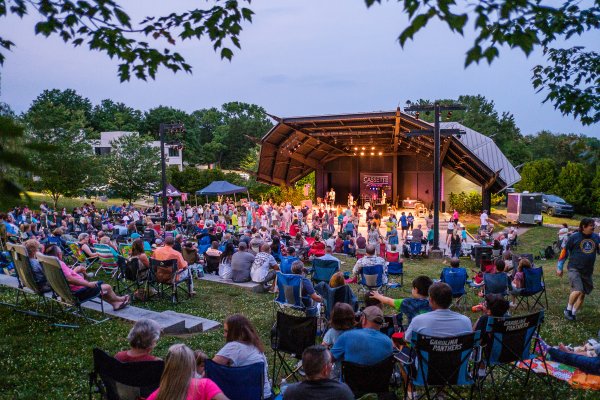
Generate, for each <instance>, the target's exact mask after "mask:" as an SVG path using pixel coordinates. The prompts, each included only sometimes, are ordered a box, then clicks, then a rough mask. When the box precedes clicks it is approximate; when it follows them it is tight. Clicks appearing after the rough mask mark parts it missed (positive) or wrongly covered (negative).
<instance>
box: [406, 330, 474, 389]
mask: <svg viewBox="0 0 600 400" xmlns="http://www.w3.org/2000/svg"><path fill="white" fill-rule="evenodd" d="M410 341H411V349H412V353H411V357H410V359H409V360H408V361H405V360H403V358H401V357H399V360H400V361H401V362H402V363H403V364H405V370H406V376H407V378H408V379H406V380H405V392H407V391H408V390H409V388H411V385H412V386H413V387H422V388H423V393H422V394H421V396H419V397H417V398H418V399H422V398H426V399H435V398H439V397H438V396H439V395H440V394H442V393H444V394H445V395H446V398H451V399H464V398H465V396H464V394H463V393H461V392H460V390H459V387H461V386H462V387H464V386H470V395H469V398H472V397H473V392H474V391H475V389H478V388H479V387H478V385H475V379H474V376H473V375H474V374H473V370H472V367H471V366H470V359H471V356H472V355H473V352H474V351H476V350H477V349H478V347H479V342H480V332H479V331H476V332H472V333H468V334H466V335H462V336H455V337H442V338H440V337H433V336H427V335H421V334H419V333H416V332H413V335H412V338H411V339H410ZM475 354H477V353H475ZM413 399H414V397H413Z"/></svg>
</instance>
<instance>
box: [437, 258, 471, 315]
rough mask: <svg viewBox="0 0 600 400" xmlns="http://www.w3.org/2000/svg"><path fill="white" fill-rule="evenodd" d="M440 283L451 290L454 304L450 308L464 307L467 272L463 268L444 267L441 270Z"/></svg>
mask: <svg viewBox="0 0 600 400" xmlns="http://www.w3.org/2000/svg"><path fill="white" fill-rule="evenodd" d="M441 278H442V279H441V281H442V282H444V283H447V284H448V285H449V286H450V287H451V288H452V298H453V299H454V302H453V304H452V307H456V308H463V309H464V308H465V307H466V293H467V292H466V291H465V285H466V284H467V270H466V269H464V268H452V267H445V268H444V269H442V275H441Z"/></svg>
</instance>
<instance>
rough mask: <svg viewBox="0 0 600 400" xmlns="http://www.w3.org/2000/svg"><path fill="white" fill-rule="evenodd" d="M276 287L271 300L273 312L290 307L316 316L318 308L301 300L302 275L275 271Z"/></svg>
mask: <svg viewBox="0 0 600 400" xmlns="http://www.w3.org/2000/svg"><path fill="white" fill-rule="evenodd" d="M277 288H278V289H279V291H278V292H277V295H276V296H275V299H274V300H273V305H274V308H273V312H275V311H277V310H281V309H290V310H293V311H297V312H302V313H304V314H306V315H310V316H316V315H317V314H318V308H317V307H316V306H307V305H306V304H305V303H304V301H303V294H304V292H303V289H302V276H301V275H295V274H282V273H281V272H278V273H277Z"/></svg>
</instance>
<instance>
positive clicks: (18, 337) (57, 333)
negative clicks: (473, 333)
mask: <svg viewBox="0 0 600 400" xmlns="http://www.w3.org/2000/svg"><path fill="white" fill-rule="evenodd" d="M555 234H556V229H550V228H544V227H535V228H532V229H531V230H529V231H528V232H526V233H525V234H523V235H522V237H521V238H520V239H521V246H520V248H519V251H520V252H523V253H527V252H532V253H534V254H537V253H538V252H539V250H541V249H542V248H544V247H545V246H546V245H548V244H549V243H551V240H552V238H553V237H554V235H555ZM343 261H344V264H343V265H342V266H343V269H344V270H350V269H351V267H352V265H353V260H351V259H346V258H344V259H343ZM463 263H464V266H465V267H467V268H471V267H473V262H472V261H471V260H465V261H464V262H463ZM539 264H540V265H542V266H543V267H544V271H545V276H546V284H547V287H548V301H549V305H550V307H549V308H550V309H549V310H548V311H547V313H546V321H545V323H544V325H543V329H542V335H543V337H544V338H545V339H546V340H547V341H548V342H549V343H551V344H557V343H559V342H564V343H573V344H579V343H581V342H583V341H584V340H586V339H588V338H590V337H596V334H597V332H598V328H599V325H598V321H599V320H600V307H599V306H600V300H599V299H598V296H597V293H598V292H597V291H595V292H593V293H592V295H591V296H590V297H589V298H588V299H586V304H585V306H584V308H583V311H582V312H581V313H580V314H579V315H578V321H577V322H576V323H568V322H567V321H565V320H564V318H563V315H562V310H563V308H564V307H565V302H566V298H567V295H568V293H569V285H568V281H567V279H566V278H564V277H563V278H562V279H560V278H558V277H556V275H555V273H554V269H555V261H540V262H539ZM441 266H442V265H441V263H440V262H439V261H436V260H415V261H407V262H406V264H405V277H404V278H405V279H404V282H405V286H404V287H402V288H400V289H394V290H390V291H389V292H388V294H389V295H391V296H392V297H403V296H409V295H410V282H411V280H412V279H413V278H414V277H416V276H417V275H420V274H427V275H429V276H431V277H434V278H435V277H438V276H439V273H440V270H441ZM596 279H598V278H597V277H596ZM354 289H357V287H354ZM196 290H197V292H198V296H197V297H195V298H194V299H191V300H186V301H183V302H182V303H180V304H178V305H176V306H172V305H171V304H170V303H168V302H166V301H159V302H151V303H150V304H148V305H147V307H151V308H152V309H155V310H164V309H174V310H175V311H178V312H186V313H190V314H194V315H199V316H202V317H206V318H210V319H214V320H217V321H220V322H222V321H223V319H224V318H225V317H226V316H227V315H229V314H232V313H236V312H239V313H242V314H245V315H246V316H248V317H249V318H250V319H251V320H252V321H253V323H254V324H255V325H256V327H257V328H258V330H259V332H260V334H261V337H262V339H263V341H264V342H265V343H266V344H267V343H269V331H270V328H271V325H272V310H273V307H272V295H270V294H254V293H251V292H249V291H246V290H244V289H240V288H236V287H232V286H228V285H221V284H218V283H209V282H204V281H196ZM355 291H356V290H355ZM13 296H14V291H12V290H10V289H7V288H3V289H0V300H3V301H7V300H8V299H9V298H12V297H13ZM477 300H478V299H477V297H476V296H475V294H474V293H469V304H475V302H476V301H477ZM387 311H388V312H390V313H391V309H388V310H387ZM466 314H467V315H468V316H469V317H470V318H471V319H472V320H473V321H475V320H476V319H477V317H478V315H477V314H473V313H471V312H470V311H467V312H466ZM0 321H1V322H0V338H1V339H0V354H1V355H2V356H1V357H0V388H1V389H2V390H0V399H7V400H8V399H11V400H13V399H37V398H40V397H43V398H45V399H81V398H84V397H85V393H86V391H87V382H88V378H87V373H88V372H89V371H90V370H91V368H92V360H91V357H92V353H91V350H92V348H94V347H100V348H103V349H105V350H106V351H108V352H109V353H115V352H117V351H119V350H121V349H125V348H127V341H126V339H125V337H126V335H127V332H128V331H129V329H130V327H131V325H130V324H128V323H125V322H122V321H118V320H111V321H109V322H107V323H104V324H101V325H98V326H91V325H82V326H81V327H80V328H79V329H68V328H57V327H52V326H49V325H48V323H47V322H46V321H45V320H42V319H36V318H32V317H29V316H26V315H23V314H19V313H16V312H13V311H11V310H10V309H9V308H7V307H2V306H0ZM178 342H184V343H186V344H187V345H189V346H190V347H192V348H193V349H202V350H204V351H205V352H206V353H207V354H208V355H209V356H212V355H214V354H215V353H216V352H217V351H218V350H219V349H220V348H221V346H222V345H223V343H224V341H223V331H222V329H218V330H215V331H212V332H208V333H203V334H199V335H195V336H192V337H188V338H176V337H163V338H161V340H160V341H159V343H158V346H157V347H156V349H155V352H154V353H155V354H156V355H158V356H163V357H164V355H165V354H166V352H167V349H168V347H169V346H170V345H171V344H173V343H178ZM266 347H268V345H267V346H266ZM268 353H269V354H267V357H268V360H269V366H271V364H270V363H271V360H272V358H271V356H272V353H270V350H268ZM553 383H554V385H553V388H552V389H550V388H549V387H546V386H544V385H540V384H539V381H537V380H534V381H532V382H531V384H530V386H529V389H522V388H521V387H520V384H519V383H517V382H512V384H511V385H509V389H508V390H507V395H506V396H505V398H521V399H527V398H536V399H537V398H544V397H550V396H551V393H552V392H554V393H555V394H556V397H557V398H560V399H575V398H581V399H594V398H595V399H597V398H600V394H598V393H595V392H589V391H579V390H574V389H571V388H570V387H569V386H568V385H566V384H564V383H561V382H558V381H553ZM485 398H493V393H491V389H490V388H487V390H486V392H485Z"/></svg>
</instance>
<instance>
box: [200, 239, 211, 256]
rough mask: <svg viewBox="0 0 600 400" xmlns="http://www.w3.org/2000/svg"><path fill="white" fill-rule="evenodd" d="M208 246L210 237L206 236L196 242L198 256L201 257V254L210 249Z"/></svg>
mask: <svg viewBox="0 0 600 400" xmlns="http://www.w3.org/2000/svg"><path fill="white" fill-rule="evenodd" d="M210 246H211V243H210V237H209V236H208V235H206V236H203V237H202V238H201V239H200V240H199V241H198V254H199V255H202V254H204V253H206V250H208V249H210Z"/></svg>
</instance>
